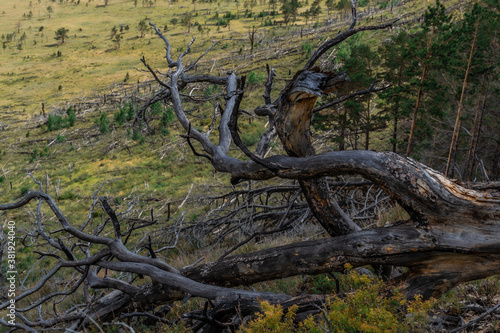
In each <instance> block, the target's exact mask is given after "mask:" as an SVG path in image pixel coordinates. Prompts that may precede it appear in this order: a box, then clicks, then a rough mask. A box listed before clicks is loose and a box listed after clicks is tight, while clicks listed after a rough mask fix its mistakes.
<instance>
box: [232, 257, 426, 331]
mask: <svg viewBox="0 0 500 333" xmlns="http://www.w3.org/2000/svg"><path fill="white" fill-rule="evenodd" d="M346 269H347V270H348V271H350V272H349V274H346V275H343V276H342V277H340V280H341V285H343V286H344V288H345V290H346V291H350V292H348V293H347V294H346V295H345V297H342V298H341V297H339V296H337V295H333V296H332V298H331V299H330V300H329V301H328V303H327V304H326V306H325V308H324V312H323V313H320V314H318V315H316V316H309V317H308V318H307V319H306V320H305V321H303V322H302V323H300V324H299V325H298V327H297V325H295V326H294V320H295V314H296V311H297V308H296V307H291V308H290V309H289V310H288V313H287V314H286V315H284V311H283V308H282V307H281V306H280V305H276V306H273V305H269V303H267V302H262V303H261V304H260V305H261V309H262V313H260V314H258V315H257V317H256V319H254V320H252V321H250V322H248V323H247V324H244V325H243V326H242V327H241V332H244V333H254V332H281V333H287V332H314V333H316V332H318V333H319V332H325V331H326V332H360V333H362V332H373V333H377V332H425V331H426V324H427V322H428V319H429V318H428V316H427V311H428V310H429V309H430V308H431V306H432V305H433V303H434V300H429V301H423V300H422V297H420V296H416V297H415V299H414V300H411V301H409V300H407V299H406V298H405V297H404V296H403V295H400V294H398V293H397V292H396V294H395V295H394V296H392V297H384V296H382V292H381V291H382V288H383V286H384V284H383V282H382V281H381V280H379V279H376V278H371V277H369V276H367V275H362V274H360V273H358V272H357V271H354V270H352V269H351V267H350V266H349V265H346ZM352 290H355V291H352Z"/></svg>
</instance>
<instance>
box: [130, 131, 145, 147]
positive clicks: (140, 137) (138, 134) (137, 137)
mask: <svg viewBox="0 0 500 333" xmlns="http://www.w3.org/2000/svg"><path fill="white" fill-rule="evenodd" d="M132 140H134V141H139V144H143V143H144V141H145V139H144V136H143V135H142V133H141V131H139V130H138V129H136V130H134V133H133V134H132Z"/></svg>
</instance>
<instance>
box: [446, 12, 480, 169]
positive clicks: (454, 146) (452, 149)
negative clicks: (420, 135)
mask: <svg viewBox="0 0 500 333" xmlns="http://www.w3.org/2000/svg"><path fill="white" fill-rule="evenodd" d="M479 21H480V19H479V18H478V19H477V22H476V29H475V30H474V38H473V40H472V45H471V48H470V53H469V60H468V61H467V69H466V70H465V78H464V82H463V84H462V93H461V94H460V102H459V104H458V111H457V118H456V120H455V127H454V129H453V136H452V137H451V143H450V151H449V153H448V161H447V162H446V171H445V176H446V177H448V175H449V173H450V166H451V162H452V160H453V159H454V158H453V157H454V154H455V152H456V150H457V146H458V137H459V136H460V127H461V125H462V121H461V119H460V118H461V115H462V108H463V105H464V97H465V90H466V89H467V79H468V77H469V72H470V67H471V63H472V55H473V54H474V50H475V49H476V40H477V32H478V30H479Z"/></svg>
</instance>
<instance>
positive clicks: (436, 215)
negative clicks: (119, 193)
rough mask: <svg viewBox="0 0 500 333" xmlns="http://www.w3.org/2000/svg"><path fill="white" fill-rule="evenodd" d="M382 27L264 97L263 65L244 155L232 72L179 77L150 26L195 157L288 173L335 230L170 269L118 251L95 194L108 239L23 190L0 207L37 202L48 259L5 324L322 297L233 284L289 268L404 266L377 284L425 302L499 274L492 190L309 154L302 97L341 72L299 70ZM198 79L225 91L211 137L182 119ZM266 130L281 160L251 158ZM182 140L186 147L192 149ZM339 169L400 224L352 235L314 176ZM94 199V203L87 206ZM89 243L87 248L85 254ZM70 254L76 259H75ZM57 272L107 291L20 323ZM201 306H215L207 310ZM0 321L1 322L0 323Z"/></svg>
mask: <svg viewBox="0 0 500 333" xmlns="http://www.w3.org/2000/svg"><path fill="white" fill-rule="evenodd" d="M388 26H390V24H387V25H383V26H379V27H364V28H359V29H357V30H352V29H351V30H349V31H347V32H345V33H343V34H340V35H338V36H336V37H335V38H333V39H332V40H329V41H327V42H325V43H324V44H323V45H321V46H320V47H319V48H318V50H317V51H316V52H315V53H314V54H313V56H312V57H311V59H310V60H309V61H308V62H307V63H306V65H305V66H304V70H303V71H301V72H299V73H298V74H297V75H296V76H295V77H294V79H293V80H292V81H291V82H289V83H288V84H287V86H286V87H285V89H284V90H283V92H282V93H281V94H280V96H279V98H278V99H277V100H276V101H275V102H271V100H270V89H271V86H272V77H273V75H272V71H269V73H270V74H269V78H268V82H267V83H266V93H265V94H264V100H265V104H266V105H264V106H263V107H261V108H259V109H258V112H259V113H260V114H261V115H266V116H268V117H269V119H270V123H271V125H272V126H271V128H270V129H269V130H268V131H267V132H266V133H265V135H264V136H263V138H262V141H261V142H259V146H258V153H256V154H253V153H251V152H250V151H249V150H248V148H247V147H245V146H244V145H243V144H242V142H241V139H240V138H239V135H238V131H237V116H238V111H239V104H240V102H241V100H242V98H243V92H242V89H243V88H244V79H240V78H238V77H237V76H236V74H235V73H230V74H229V75H228V76H227V77H225V78H215V77H211V76H203V77H201V76H196V77H190V76H188V75H187V74H186V72H187V71H188V70H189V69H190V68H193V66H194V65H195V64H196V62H197V61H198V60H199V59H198V60H196V61H195V62H194V64H193V65H191V66H188V67H187V68H185V67H184V65H183V63H182V58H183V56H184V55H185V54H186V53H187V52H189V49H190V46H191V44H190V45H189V47H188V49H187V50H186V52H185V53H183V54H181V55H180V56H179V58H178V59H177V60H176V61H174V60H172V58H171V54H170V51H171V47H170V44H169V43H168V40H167V39H166V38H165V37H164V36H163V35H162V34H161V33H160V32H159V30H158V29H156V27H155V26H153V27H154V28H155V30H156V32H157V34H158V35H159V36H160V37H161V38H162V39H163V40H164V42H165V43H166V46H167V47H166V49H167V54H166V59H167V62H168V66H169V68H170V69H171V71H170V75H169V77H168V78H169V82H168V84H167V83H165V82H162V81H160V80H159V78H158V76H157V75H156V73H155V72H154V71H153V70H152V69H151V67H149V66H148V65H147V64H146V61H145V60H144V59H143V62H144V64H145V65H146V67H147V68H148V70H150V72H151V73H152V75H153V76H154V77H155V78H156V79H157V80H158V81H159V82H160V84H161V85H162V86H163V87H164V88H165V90H164V91H163V92H162V93H161V94H159V95H157V96H156V97H155V98H160V99H163V98H169V100H170V103H171V105H172V106H173V108H174V110H175V114H176V116H177V118H178V120H179V122H180V124H181V125H182V126H183V127H184V129H185V130H186V132H187V133H188V134H187V138H188V140H189V142H190V140H195V141H197V142H198V143H199V144H200V145H201V147H202V149H203V150H204V154H199V155H202V156H204V157H207V158H208V159H209V160H210V162H211V164H212V166H213V167H214V169H215V170H217V171H220V172H224V173H228V174H230V175H231V177H232V178H231V181H232V183H238V182H240V181H244V180H267V179H271V178H282V179H295V180H298V181H299V182H300V185H301V189H302V191H303V193H304V195H305V196H306V199H307V202H308V204H309V207H310V209H311V211H312V212H313V213H314V215H315V217H316V218H317V219H318V221H319V223H320V224H321V225H323V226H324V227H325V229H326V230H327V231H328V232H329V233H330V234H331V235H335V236H334V237H332V238H328V239H319V240H312V241H307V242H300V243H295V244H289V245H285V246H281V247H277V248H272V249H267V250H262V251H257V252H253V253H247V254H242V255H237V256H231V257H224V258H222V259H220V260H218V261H216V262H212V263H207V264H204V265H201V266H198V267H191V268H184V269H178V268H175V267H173V266H171V265H170V264H168V263H167V262H165V261H163V260H161V259H159V258H156V257H155V255H154V251H152V249H151V246H149V248H148V250H149V251H150V253H149V255H140V254H137V253H135V252H132V251H130V250H128V248H127V246H126V240H127V239H128V236H125V235H126V234H127V233H128V235H130V233H131V232H132V231H133V230H132V229H129V231H127V232H122V231H121V230H120V228H121V226H120V223H119V220H118V216H117V214H115V213H114V212H113V210H112V208H111V207H110V206H109V205H108V204H107V202H106V201H105V199H104V198H101V199H100V201H101V204H102V206H103V208H104V210H105V211H106V213H107V214H108V215H109V217H110V221H111V223H110V227H109V228H112V230H114V237H108V236H103V235H101V234H100V231H98V232H96V231H93V230H92V231H90V232H87V231H85V226H86V225H87V224H86V223H84V227H81V228H77V227H75V226H73V225H72V224H71V222H70V221H68V219H67V218H66V217H65V215H64V213H63V212H62V211H61V210H60V209H59V207H58V206H57V203H56V202H55V200H53V199H52V198H51V197H50V196H49V195H47V194H46V193H43V192H41V191H39V192H30V193H28V194H27V195H25V196H24V197H23V198H22V199H20V200H19V201H17V202H13V203H10V204H0V211H3V210H10V209H19V208H21V207H24V206H25V205H27V204H28V203H29V202H30V201H32V200H39V203H38V206H37V215H36V219H37V221H36V222H37V225H36V228H37V230H36V231H37V233H38V235H40V237H41V238H42V239H43V241H44V242H45V243H44V244H47V246H48V247H50V248H51V249H50V251H51V252H47V253H40V255H41V256H47V257H51V258H52V260H53V262H55V265H54V266H53V268H52V269H51V270H50V272H49V273H47V274H46V275H45V276H44V277H43V278H42V280H41V281H40V282H38V283H37V284H36V286H34V287H32V288H30V289H29V290H27V291H25V292H23V293H22V294H19V295H16V297H15V299H16V302H17V303H16V304H22V302H23V301H24V302H25V303H24V304H27V305H26V306H25V308H24V309H21V308H19V310H18V312H19V313H17V314H16V315H17V316H18V317H19V318H21V319H22V322H23V323H22V324H19V325H17V326H16V327H17V328H20V329H26V330H30V329H31V328H32V327H42V328H51V327H54V326H56V325H62V324H65V323H69V324H67V326H69V328H70V329H72V330H79V329H81V328H83V327H85V325H87V324H88V323H89V322H91V321H92V320H96V319H99V320H101V319H107V318H116V317H117V316H119V315H120V313H123V312H133V313H135V312H138V311H139V312H140V311H148V310H147V309H150V308H151V306H154V305H156V304H164V303H167V302H171V301H174V300H179V299H182V298H184V297H186V296H194V297H203V298H206V299H209V300H215V302H216V303H218V304H219V305H221V308H219V311H220V312H219V314H218V316H219V317H220V318H225V316H226V315H227V312H228V311H229V310H228V309H229V307H230V306H231V305H236V304H240V305H242V306H243V307H244V308H245V309H248V311H253V310H255V309H256V308H257V306H258V300H269V301H270V302H273V303H281V304H293V303H294V302H295V303H297V304H299V303H300V304H305V303H304V302H306V301H310V302H316V301H318V300H321V299H322V298H321V296H315V297H312V299H309V300H307V296H306V297H305V298H303V299H300V300H298V299H292V298H291V296H289V295H282V294H273V293H262V292H254V291H248V290H242V289H233V288H234V287H237V286H239V285H252V284H254V283H256V282H260V281H267V280H273V279H280V278H285V277H290V276H295V275H303V274H320V273H326V272H333V271H343V270H344V265H345V264H346V263H349V264H351V265H353V266H355V267H356V266H362V265H396V266H405V267H408V271H407V273H405V274H404V275H402V276H400V277H398V278H395V279H393V280H391V281H389V282H388V288H391V287H398V288H400V289H401V290H402V291H403V292H404V293H405V294H406V296H408V297H414V296H415V295H417V294H420V295H422V296H423V297H424V298H429V297H437V296H439V295H441V294H442V293H443V292H445V291H446V290H448V289H450V288H452V287H453V286H455V285H457V284H459V283H462V282H466V281H470V280H475V279H479V278H484V277H487V276H490V275H494V274H498V273H500V195H499V194H498V193H495V192H493V191H492V190H483V191H476V190H471V189H466V188H464V187H462V186H460V185H458V184H456V183H453V182H452V181H450V180H449V179H447V178H446V177H444V176H443V175H442V174H440V173H438V172H436V171H434V170H432V169H430V168H428V167H426V166H425V165H423V164H421V163H418V162H416V161H414V160H412V159H410V158H404V157H401V156H399V155H397V154H395V153H384V152H382V153H379V152H373V151H338V152H329V153H324V154H316V152H315V150H314V147H313V145H312V139H311V133H310V122H311V117H312V114H313V112H314V111H313V107H314V104H315V102H316V100H317V98H318V97H319V96H321V95H323V94H324V93H326V92H328V91H330V90H331V89H334V88H335V87H336V86H337V85H338V84H341V83H342V82H343V81H344V80H345V79H346V77H345V76H344V75H343V74H333V73H326V72H325V73H323V72H321V71H320V70H318V69H311V68H312V67H313V65H314V63H315V61H317V60H318V59H319V57H320V56H321V55H322V54H323V53H324V52H326V50H328V49H329V48H330V47H332V46H334V45H336V44H338V43H340V42H341V41H342V40H345V39H346V38H347V37H349V36H352V35H353V34H354V33H356V32H357V31H362V30H373V29H375V28H383V27H388ZM174 69H175V70H174ZM198 80H201V81H206V82H212V83H214V82H217V83H218V84H223V85H224V86H225V93H226V96H225V101H226V103H225V107H224V109H223V112H222V115H221V117H220V120H219V131H218V132H219V138H218V143H217V144H215V143H213V142H212V140H211V139H210V138H209V137H208V135H205V134H202V133H201V132H200V131H198V130H197V129H196V128H195V127H194V126H192V124H191V122H190V120H189V118H188V116H187V115H186V113H185V112H184V107H183V100H182V98H181V93H180V91H181V90H182V88H183V87H186V85H187V84H188V83H190V82H199V81H198ZM417 111H418V110H417ZM256 112H257V110H256ZM274 131H276V132H277V133H278V136H279V137H280V140H281V142H282V143H283V146H284V149H285V151H286V152H287V154H288V155H289V156H281V155H274V156H270V157H268V158H264V157H263V156H265V154H263V153H262V152H263V151H264V150H265V147H266V146H267V144H268V142H269V140H270V139H271V138H272V136H273V133H274ZM232 141H233V142H234V143H235V144H236V145H237V146H238V147H239V148H240V149H241V150H242V151H243V152H244V153H245V154H246V155H247V156H248V157H249V159H248V160H242V159H237V158H234V157H232V156H230V155H229V154H228V152H229V149H230V147H231V144H232ZM190 143H191V142H190ZM190 146H191V147H192V149H193V150H194V148H193V146H192V145H190ZM339 175H360V176H362V177H364V178H365V179H368V180H370V181H371V182H372V183H373V184H375V185H377V186H379V187H380V188H382V189H384V191H385V192H386V193H387V194H388V195H389V196H391V197H392V199H393V200H395V201H397V202H398V203H399V204H400V205H401V206H402V207H403V208H404V209H405V210H406V211H407V212H408V214H409V215H410V217H411V221H409V222H407V223H405V224H402V225H393V226H389V227H386V228H372V229H366V230H360V228H359V227H358V226H357V225H355V224H354V223H352V221H351V220H350V219H349V217H347V216H346V215H345V214H343V212H342V210H341V209H340V207H338V205H337V203H336V202H335V201H334V200H333V199H332V198H331V197H330V191H329V188H328V182H326V180H325V177H326V176H339ZM40 186H41V183H40ZM96 201H97V198H96V200H95V201H94V203H93V205H94V204H95V203H96ZM43 202H44V203H45V204H47V205H48V206H49V208H50V209H51V211H52V212H53V214H54V216H55V217H56V218H57V221H58V222H59V224H60V226H59V227H57V228H58V229H57V230H55V231H54V232H46V230H45V228H46V227H48V226H44V225H43V223H42V213H41V206H42V203H43ZM89 219H90V217H89ZM152 220H153V219H152ZM51 231H53V230H51ZM61 233H66V234H67V235H68V237H67V238H65V239H59V238H58V239H57V240H56V239H54V238H53V236H52V235H54V234H55V235H57V236H54V237H59V235H60V234H61ZM123 238H125V241H124V240H123ZM89 244H91V245H92V253H91V251H90V245H89ZM75 249H76V250H78V251H79V255H78V256H77V255H75V254H74V253H73V251H75ZM82 254H83V257H84V258H83V259H78V258H81V257H82ZM62 268H73V269H74V270H75V275H77V276H78V281H77V283H76V287H79V286H80V285H81V284H82V283H83V281H85V284H86V286H87V287H92V288H96V289H105V288H107V289H113V290H115V291H113V292H112V293H110V294H108V295H106V296H104V297H101V298H100V299H98V300H96V301H94V302H90V303H89V304H88V305H87V306H86V307H85V308H81V307H79V306H75V308H74V309H73V310H72V311H66V312H65V313H64V314H58V313H56V316H55V317H54V318H52V319H49V320H43V319H42V318H41V317H40V318H38V319H33V320H30V319H28V318H27V317H25V316H24V315H23V314H22V313H24V312H29V311H31V310H32V309H34V308H36V307H37V306H38V304H44V303H46V302H48V301H49V300H50V299H51V298H55V297H56V296H59V293H58V292H54V293H52V294H50V295H48V296H42V298H41V299H40V300H38V301H36V302H38V303H31V299H30V301H28V296H30V297H31V295H32V294H33V293H36V292H39V291H40V289H41V288H42V287H43V286H44V284H45V283H47V281H49V280H50V279H51V278H52V276H54V275H55V274H56V273H58V272H59V271H60V270H61V269H62ZM102 269H105V270H111V271H114V272H128V273H130V274H131V276H134V277H142V276H148V277H149V278H150V279H151V281H152V282H151V283H145V284H143V285H136V283H134V282H130V281H135V278H134V279H132V280H125V279H115V278H111V277H104V278H101V277H99V276H98V274H97V273H98V272H99V271H100V270H102ZM73 292H74V291H73ZM69 294H71V293H69ZM65 295H68V294H65ZM86 296H88V295H86ZM88 298H89V299H90V297H88ZM28 303H29V304H28ZM9 304H10V303H9V302H8V301H6V302H5V301H4V302H3V303H0V310H2V309H6V308H7V306H9ZM54 308H55V306H54ZM232 308H233V309H234V308H235V306H232ZM213 311H214V313H217V310H216V309H214V310H213ZM30 318H31V317H30ZM32 318H37V316H36V315H34V316H32ZM210 320H211V319H210ZM214 323H215V325H219V324H220V323H218V322H214ZM0 324H2V325H5V326H11V325H9V324H7V323H6V322H5V320H4V319H1V318H0ZM11 327H12V326H11Z"/></svg>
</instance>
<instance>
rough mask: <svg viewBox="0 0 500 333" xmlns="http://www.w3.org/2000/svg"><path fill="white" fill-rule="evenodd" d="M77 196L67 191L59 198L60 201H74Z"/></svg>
mask: <svg viewBox="0 0 500 333" xmlns="http://www.w3.org/2000/svg"><path fill="white" fill-rule="evenodd" d="M76 198H77V196H76V194H74V193H73V192H71V191H66V192H64V193H63V194H62V195H60V196H59V198H58V199H59V200H74V199H76Z"/></svg>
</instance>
